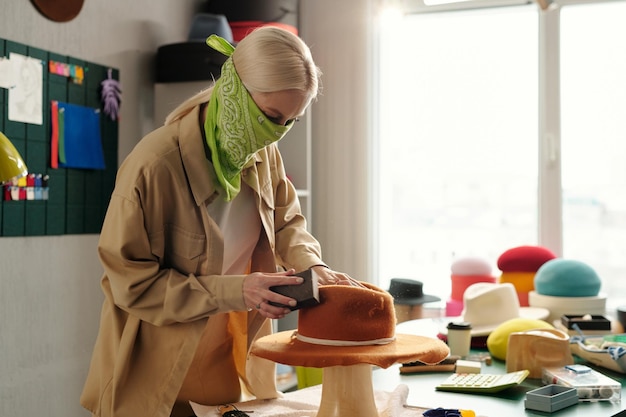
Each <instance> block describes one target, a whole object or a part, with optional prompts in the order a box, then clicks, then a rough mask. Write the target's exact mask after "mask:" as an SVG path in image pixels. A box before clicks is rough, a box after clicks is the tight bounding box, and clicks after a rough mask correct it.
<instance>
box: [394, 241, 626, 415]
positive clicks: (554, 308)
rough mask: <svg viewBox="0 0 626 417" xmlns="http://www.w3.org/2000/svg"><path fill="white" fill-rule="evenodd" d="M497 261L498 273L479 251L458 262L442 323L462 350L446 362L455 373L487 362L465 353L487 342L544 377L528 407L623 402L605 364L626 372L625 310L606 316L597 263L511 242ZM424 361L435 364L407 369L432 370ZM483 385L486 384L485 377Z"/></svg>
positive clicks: (511, 363) (443, 333) (509, 362)
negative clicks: (473, 255)
mask: <svg viewBox="0 0 626 417" xmlns="http://www.w3.org/2000/svg"><path fill="white" fill-rule="evenodd" d="M497 265H498V268H499V269H500V271H501V274H500V276H497V277H496V276H494V275H493V274H492V273H491V270H490V266H489V262H488V261H487V260H486V259H484V258H481V257H461V258H458V259H456V260H455V261H454V262H453V263H452V267H451V270H452V276H451V277H452V280H451V284H452V291H451V298H450V300H448V302H447V303H446V317H445V318H442V319H441V320H439V330H438V337H439V338H440V339H442V340H444V341H446V342H447V344H448V345H449V346H450V349H451V353H456V354H458V353H459V352H460V353H461V354H460V355H458V356H455V358H456V359H458V360H456V361H453V362H454V365H453V364H452V363H450V361H448V363H447V368H446V369H447V370H448V372H453V373H454V375H455V376H454V377H450V378H449V379H450V380H453V379H455V378H456V379H459V377H458V376H457V375H460V374H471V373H476V374H481V373H482V372H483V370H484V369H488V367H487V368H483V367H482V363H481V358H471V357H469V356H466V355H468V350H469V349H470V347H471V348H475V349H476V348H478V349H480V348H484V349H486V351H487V353H488V356H489V359H490V360H491V359H492V358H493V360H498V361H503V362H504V364H505V366H506V372H507V373H508V375H509V376H512V375H513V373H519V372H521V371H524V373H526V372H527V374H526V375H525V376H523V377H524V378H530V379H536V380H539V381H540V382H541V384H543V386H542V387H540V388H538V389H536V390H532V391H529V392H527V395H526V399H525V402H524V407H525V408H526V409H530V410H538V411H542V412H550V413H551V412H555V411H558V410H560V409H563V408H566V407H570V406H572V405H575V404H578V403H579V402H581V401H611V402H620V401H621V391H622V387H621V382H619V381H617V380H615V379H613V378H610V377H609V376H607V375H605V373H604V371H605V370H606V371H610V372H617V373H620V374H626V334H624V322H625V321H626V311H624V312H622V310H621V309H618V311H617V312H616V313H617V314H616V315H617V320H615V319H614V320H611V319H610V318H607V317H606V316H605V314H607V311H606V299H607V296H606V294H603V293H601V292H600V288H601V280H600V278H599V277H598V275H597V273H596V272H595V271H594V270H593V268H591V267H590V266H589V265H587V264H585V263H583V262H580V261H577V260H571V259H563V258H558V257H557V256H555V255H554V254H553V253H552V252H551V251H550V250H548V249H547V248H543V247H540V246H520V247H515V248H511V249H509V250H507V251H505V252H504V253H502V255H501V256H500V257H499V258H498V260H497ZM455 312H457V314H451V313H455ZM460 334H463V335H465V336H466V335H467V334H469V335H470V336H471V338H470V340H467V338H465V339H463V338H462V337H461V336H460ZM587 365H589V366H587ZM592 366H593V368H592ZM423 368H429V367H428V366H425V367H419V370H416V366H415V364H403V366H402V367H401V372H403V373H412V372H426V371H427V369H423ZM433 371H434V370H433ZM486 372H487V373H489V371H488V370H487V371H486ZM487 376H488V375H483V377H484V378H481V379H483V380H484V379H486V377H487ZM518 376H519V375H518ZM464 379H471V378H468V377H464ZM473 383H474V384H476V383H475V382H473ZM459 385H460V384H459ZM491 385H492V386H490V388H489V389H490V390H491V392H495V390H496V388H494V387H493V385H494V384H493V383H491ZM508 386H512V384H509V385H507V387H508ZM440 388H441V387H437V389H440ZM444 388H445V389H449V387H444ZM483 388H484V390H483V391H485V392H487V385H485V386H484V387H483ZM500 388H502V387H499V388H497V389H500ZM453 389H454V390H455V391H459V392H464V391H466V392H467V391H470V390H469V389H468V388H467V387H465V388H464V387H461V386H458V387H457V386H455V387H453Z"/></svg>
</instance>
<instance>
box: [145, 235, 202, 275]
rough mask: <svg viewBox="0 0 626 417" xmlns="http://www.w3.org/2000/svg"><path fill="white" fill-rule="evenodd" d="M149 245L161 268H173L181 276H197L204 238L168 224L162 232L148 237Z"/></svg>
mask: <svg viewBox="0 0 626 417" xmlns="http://www.w3.org/2000/svg"><path fill="white" fill-rule="evenodd" d="M150 245H151V248H152V254H153V255H155V256H156V257H158V258H159V264H160V265H161V266H162V267H165V268H174V269H176V270H177V271H179V272H181V273H183V274H198V273H199V268H200V263H201V261H202V259H203V256H202V255H203V254H204V253H205V252H206V237H205V235H204V234H201V233H194V232H190V231H188V230H185V229H182V228H181V227H179V226H176V225H173V224H170V225H166V228H165V229H164V231H163V232H160V233H156V234H153V235H151V236H150Z"/></svg>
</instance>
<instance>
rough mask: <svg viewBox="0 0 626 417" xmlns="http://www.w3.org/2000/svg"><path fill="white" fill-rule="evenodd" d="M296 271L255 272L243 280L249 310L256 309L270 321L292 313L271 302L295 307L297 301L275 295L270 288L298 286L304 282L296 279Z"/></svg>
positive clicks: (245, 299)
mask: <svg viewBox="0 0 626 417" xmlns="http://www.w3.org/2000/svg"><path fill="white" fill-rule="evenodd" d="M295 272H296V271H295V270H294V269H290V270H288V271H284V272H273V273H267V272H253V273H252V274H250V275H248V276H247V277H246V278H245V279H244V280H243V299H244V301H245V303H246V305H247V306H248V308H249V309H256V310H257V311H258V312H259V314H261V315H263V316H265V317H267V318H269V319H280V318H283V317H285V315H286V314H288V313H290V312H291V310H290V309H288V308H285V307H277V306H273V305H271V304H270V303H269V302H270V301H272V302H274V303H278V304H283V305H289V306H295V305H296V300H294V299H293V298H289V297H286V296H284V295H281V294H278V293H275V292H274V291H272V290H270V287H275V286H277V285H298V284H302V282H304V279H303V278H302V277H294V276H292V275H293V274H295Z"/></svg>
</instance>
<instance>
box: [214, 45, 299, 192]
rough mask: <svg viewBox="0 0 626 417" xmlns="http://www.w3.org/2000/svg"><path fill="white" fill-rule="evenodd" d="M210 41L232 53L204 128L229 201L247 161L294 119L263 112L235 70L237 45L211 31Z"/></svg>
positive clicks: (237, 188)
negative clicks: (275, 117)
mask: <svg viewBox="0 0 626 417" xmlns="http://www.w3.org/2000/svg"><path fill="white" fill-rule="evenodd" d="M206 42H207V45H209V46H210V47H211V48H213V49H215V50H217V51H219V52H221V53H223V54H224V55H227V56H228V57H229V58H228V59H227V60H226V62H225V63H224V65H223V66H222V74H221V76H220V78H219V79H218V80H217V82H216V83H215V86H214V87H213V93H212V95H211V100H210V101H209V105H208V106H207V111H206V120H205V122H204V132H205V136H206V141H207V145H208V146H209V149H210V150H211V160H212V162H213V166H214V168H215V174H216V175H217V179H218V181H219V183H220V185H221V186H222V188H224V191H225V192H226V195H225V199H226V201H230V200H232V199H233V198H235V197H236V196H237V194H238V193H239V190H240V189H241V170H242V169H243V167H244V166H245V165H246V163H247V162H248V161H249V160H250V158H252V156H253V155H254V154H255V153H256V152H257V151H259V150H260V149H263V148H264V147H266V146H267V145H269V144H271V143H274V142H276V141H278V140H280V139H281V138H282V137H283V136H284V135H285V134H286V133H287V132H288V131H289V129H290V128H291V126H293V122H291V123H289V124H288V125H287V126H281V125H278V124H276V123H273V122H272V121H271V120H269V119H268V118H267V116H265V114H263V112H262V111H261V110H260V109H259V107H258V106H257V105H256V103H255V102H254V100H252V97H251V96H250V94H249V93H248V90H246V88H245V87H244V85H243V83H242V82H241V79H240V78H239V75H238V74H237V71H236V70H235V65H234V64H233V59H232V57H231V55H232V53H233V51H234V48H233V46H232V45H231V44H229V43H228V41H226V40H225V39H223V38H220V37H219V36H217V35H211V36H210V37H209V38H208V39H207V41H206Z"/></svg>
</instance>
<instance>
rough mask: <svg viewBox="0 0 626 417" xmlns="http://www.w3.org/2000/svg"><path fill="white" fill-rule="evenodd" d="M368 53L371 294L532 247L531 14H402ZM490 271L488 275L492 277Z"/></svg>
mask: <svg viewBox="0 0 626 417" xmlns="http://www.w3.org/2000/svg"><path fill="white" fill-rule="evenodd" d="M382 34H383V35H382V41H381V45H380V53H381V57H382V59H381V62H382V64H381V68H380V87H379V88H380V114H381V120H380V133H379V138H380V143H379V144H378V147H379V155H380V159H379V164H380V165H379V170H380V172H379V174H380V175H379V179H380V182H379V184H378V189H379V196H380V198H379V199H378V201H379V208H378V213H379V218H378V221H379V229H378V232H379V242H380V247H379V249H378V253H379V262H378V265H379V271H378V276H379V277H380V281H379V285H380V286H381V287H383V288H387V287H388V282H389V279H391V278H395V277H405V278H413V279H417V280H420V281H422V282H424V291H425V292H427V293H431V294H437V295H439V296H441V297H442V299H445V298H446V297H447V295H448V294H449V292H450V279H449V277H450V265H451V263H452V261H453V260H454V258H455V256H464V255H472V256H482V257H485V258H486V259H489V260H493V264H494V268H495V261H496V260H497V257H498V256H499V254H500V253H502V252H503V251H504V250H506V249H508V248H509V247H513V246H517V245H522V244H532V243H533V242H536V240H537V236H536V229H537V226H536V225H537V220H536V214H535V213H536V206H537V65H538V64H537V55H538V53H537V11H536V7H532V6H518V7H512V8H506V9H504V8H499V9H488V10H479V11H476V10H474V11H463V12H454V13H450V12H444V13H431V14H413V15H407V16H404V17H403V18H401V19H400V20H396V21H393V22H389V24H388V25H385V26H384V28H383V29H382ZM494 273H495V271H494Z"/></svg>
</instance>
